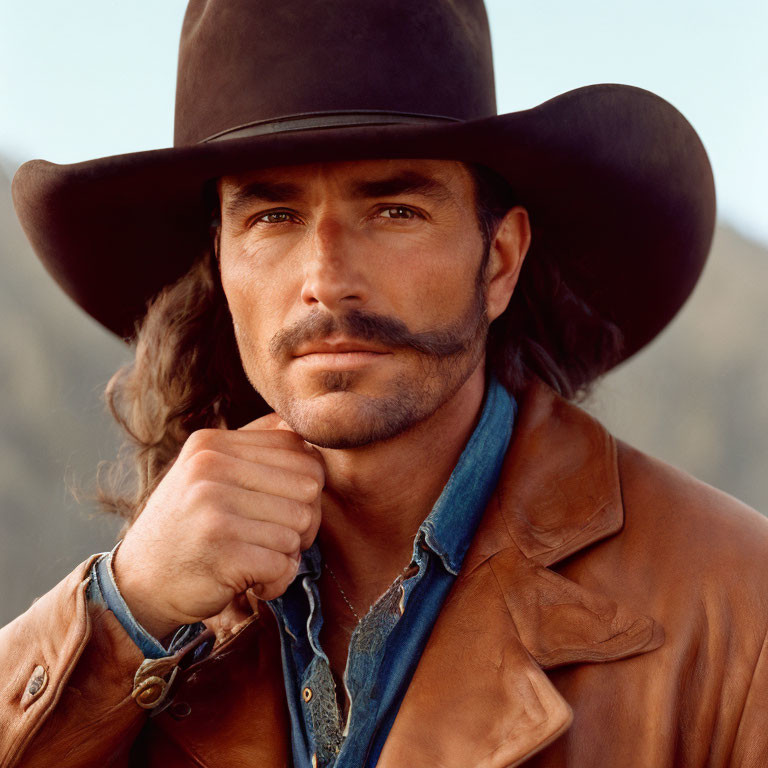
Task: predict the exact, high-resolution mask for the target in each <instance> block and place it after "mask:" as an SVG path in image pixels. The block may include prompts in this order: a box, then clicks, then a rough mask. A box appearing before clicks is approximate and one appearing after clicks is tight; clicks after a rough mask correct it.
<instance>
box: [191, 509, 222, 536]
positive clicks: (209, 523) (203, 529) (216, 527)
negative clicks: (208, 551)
mask: <svg viewBox="0 0 768 768" xmlns="http://www.w3.org/2000/svg"><path fill="white" fill-rule="evenodd" d="M227 527H228V526H227V525H226V521H225V520H224V516H223V515H222V514H221V513H220V512H219V511H218V510H216V509H213V508H208V509H205V510H203V511H202V512H201V513H200V514H198V516H197V520H196V521H195V532H196V534H197V537H198V539H200V540H202V541H206V542H212V541H218V540H220V539H221V538H222V537H224V536H225V534H226V530H227Z"/></svg>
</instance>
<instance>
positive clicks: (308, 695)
mask: <svg viewBox="0 0 768 768" xmlns="http://www.w3.org/2000/svg"><path fill="white" fill-rule="evenodd" d="M301 698H302V699H304V703H305V704H308V703H309V701H310V699H311V698H312V689H311V688H310V687H309V686H307V687H306V688H305V689H304V690H303V691H302V692H301Z"/></svg>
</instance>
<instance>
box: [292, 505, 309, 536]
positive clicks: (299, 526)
mask: <svg viewBox="0 0 768 768" xmlns="http://www.w3.org/2000/svg"><path fill="white" fill-rule="evenodd" d="M292 507H293V517H294V520H295V523H296V530H298V531H301V532H303V531H306V530H307V529H308V528H309V527H310V525H312V508H311V507H310V506H309V504H304V503H303V502H301V501H297V502H295V503H294V504H293V505H292Z"/></svg>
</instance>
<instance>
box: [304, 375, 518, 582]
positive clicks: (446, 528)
mask: <svg viewBox="0 0 768 768" xmlns="http://www.w3.org/2000/svg"><path fill="white" fill-rule="evenodd" d="M516 417H517V403H516V401H515V399H514V398H513V397H512V395H511V394H510V393H509V392H507V390H506V389H505V388H504V387H503V385H502V384H501V383H500V382H499V380H498V379H497V378H496V377H495V376H494V375H491V376H490V378H489V381H488V388H487V390H486V394H485V402H484V405H483V410H482V413H481V414H480V419H479V421H478V422H477V426H476V427H475V430H474V432H472V435H471V437H470V438H469V440H468V441H467V444H466V446H465V447H464V450H463V451H462V453H461V456H460V457H459V460H458V462H457V463H456V466H455V467H454V469H453V472H452V473H451V476H450V477H449V478H448V482H447V483H446V484H445V487H444V488H443V491H442V493H441V494H440V496H439V498H438V499H437V501H436V502H435V504H434V506H433V507H432V510H431V512H430V513H429V515H427V517H426V519H425V520H424V522H423V523H422V524H421V526H420V527H419V531H418V533H417V535H416V538H415V540H414V543H413V562H417V561H418V549H419V547H420V546H421V543H422V542H424V543H425V544H426V545H427V546H428V547H429V549H430V550H432V551H433V552H434V553H435V554H436V555H437V556H438V557H439V558H440V560H441V562H442V564H443V567H444V568H445V569H446V570H447V571H448V572H449V573H451V574H452V575H454V576H457V575H458V573H459V569H460V568H461V564H462V562H463V560H464V556H465V555H466V553H467V549H469V545H470V543H471V541H472V538H473V536H474V534H475V530H476V529H477V526H478V524H479V522H480V518H481V517H482V516H483V512H484V510H485V507H486V505H487V504H488V501H489V500H490V498H491V494H492V493H493V490H494V488H495V487H496V484H497V482H498V479H499V474H500V473H501V465H502V462H503V461H504V455H505V453H506V451H507V447H508V446H509V441H510V438H511V436H512V427H513V425H514V422H515V418H516ZM321 568H322V555H321V554H320V549H319V547H318V546H317V544H313V545H312V546H311V547H310V548H309V549H308V550H306V551H305V552H304V553H303V554H302V558H301V563H300V565H299V570H298V573H297V574H296V575H297V577H298V576H302V575H306V574H309V575H310V576H311V577H312V578H315V579H316V578H318V577H319V575H320V571H321Z"/></svg>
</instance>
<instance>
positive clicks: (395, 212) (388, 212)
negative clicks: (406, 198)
mask: <svg viewBox="0 0 768 768" xmlns="http://www.w3.org/2000/svg"><path fill="white" fill-rule="evenodd" d="M381 215H382V216H383V217H384V218H385V219H415V218H416V211H413V210H411V209H410V208H406V207H405V206H403V205H393V206H392V207H390V208H384V209H383V210H382V211H381Z"/></svg>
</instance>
